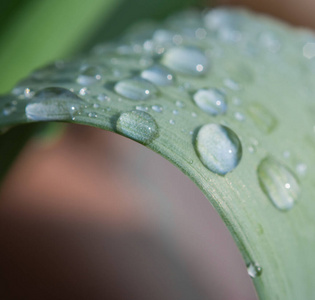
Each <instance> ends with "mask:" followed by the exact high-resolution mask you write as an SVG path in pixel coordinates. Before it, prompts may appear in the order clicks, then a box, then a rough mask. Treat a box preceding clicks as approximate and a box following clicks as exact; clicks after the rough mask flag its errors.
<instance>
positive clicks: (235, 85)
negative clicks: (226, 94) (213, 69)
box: [223, 78, 240, 91]
mask: <svg viewBox="0 0 315 300" xmlns="http://www.w3.org/2000/svg"><path fill="white" fill-rule="evenodd" d="M223 83H224V85H225V86H226V87H228V88H229V89H230V90H233V91H238V90H239V89H240V86H239V84H238V83H237V82H236V81H234V80H233V79H231V78H226V79H224V80H223Z"/></svg>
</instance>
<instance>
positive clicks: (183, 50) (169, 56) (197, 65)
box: [162, 47, 208, 76]
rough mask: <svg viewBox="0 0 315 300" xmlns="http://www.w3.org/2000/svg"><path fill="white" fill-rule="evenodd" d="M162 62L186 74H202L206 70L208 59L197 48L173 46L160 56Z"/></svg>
mask: <svg viewBox="0 0 315 300" xmlns="http://www.w3.org/2000/svg"><path fill="white" fill-rule="evenodd" d="M162 63H163V64H164V65H166V66H167V67H169V68H170V69H172V70H174V71H177V72H180V73H182V74H186V75H195V76H196V75H202V74H204V73H205V72H206V71H207V68H208V59H207V58H206V56H205V54H204V53H203V52H202V51H201V50H199V49H198V48H193V47H174V48H171V49H169V50H168V51H167V52H166V53H165V54H164V55H163V57H162Z"/></svg>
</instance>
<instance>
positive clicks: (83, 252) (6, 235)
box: [0, 0, 315, 300]
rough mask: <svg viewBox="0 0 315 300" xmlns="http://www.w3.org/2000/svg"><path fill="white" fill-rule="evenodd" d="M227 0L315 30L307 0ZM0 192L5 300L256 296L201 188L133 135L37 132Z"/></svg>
mask: <svg viewBox="0 0 315 300" xmlns="http://www.w3.org/2000/svg"><path fill="white" fill-rule="evenodd" d="M222 3H223V4H233V5H240V4H241V5H245V6H248V7H252V8H253V9H255V10H258V11H264V12H266V13H269V14H272V15H275V16H279V17H281V18H283V19H285V20H288V21H290V22H292V23H293V24H298V25H304V26H307V25H308V26H315V19H314V18H313V11H314V8H315V2H314V1H310V0H306V1H293V0H287V1H271V0H264V1H249V0H248V1H247V0H244V1H236V0H235V1H234V0H231V1H222ZM152 190H156V193H152V192H151V191H152ZM0 199H1V200H0V201H1V208H0V240H1V247H0V298H1V299H8V300H9V299H10V300H11V299H12V300H13V299H14V300H18V299H21V300H22V299H77V300H78V299H152V300H153V299H154V300H155V299H156V300H157V299H181V300H184V299H187V300H188V299H194V300H197V299H216V300H229V299H231V300H238V299H239V300H254V299H256V296H255V292H254V288H253V285H252V283H251V280H250V278H249V276H248V275H247V272H246V268H245V265H244V263H243V261H242V258H241V257H240V254H239V252H238V250H237V248H236V246H235V244H234V242H233V240H232V238H231V236H230V235H229V233H228V232H227V229H226V228H225V226H224V224H223V223H222V221H221V220H220V218H219V217H218V215H217V214H216V212H215V211H214V210H213V208H212V207H211V205H210V204H209V203H208V201H207V200H206V199H205V198H204V196H203V195H202V194H201V192H200V191H199V189H198V188H196V187H195V185H194V184H193V183H192V182H190V180H189V179H188V178H187V177H186V176H184V175H183V174H181V172H180V171H178V170H177V169H175V167H173V166H171V165H170V164H169V163H168V162H167V161H165V160H164V159H163V158H161V157H159V156H158V155H156V154H154V153H152V152H151V151H149V150H147V149H145V148H144V147H142V146H140V145H138V144H136V143H134V142H132V141H128V140H127V139H125V138H122V137H119V136H117V135H114V134H112V133H108V132H104V131H101V130H98V129H92V128H88V127H83V126H69V127H68V128H67V130H66V132H65V134H64V135H63V136H62V138H60V139H57V140H55V141H53V142H50V143H49V144H47V143H46V142H43V141H42V140H40V139H34V140H32V141H31V142H30V143H29V144H28V145H27V147H26V148H25V149H24V151H23V153H22V154H21V155H20V157H19V159H18V160H17V161H16V163H15V164H14V166H13V168H12V169H11V171H10V173H9V175H8V177H7V178H6V180H5V182H4V184H3V186H2V188H1V192H0Z"/></svg>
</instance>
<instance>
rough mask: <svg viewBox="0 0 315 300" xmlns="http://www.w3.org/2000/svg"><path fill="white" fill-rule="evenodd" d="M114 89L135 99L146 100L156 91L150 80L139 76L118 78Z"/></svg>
mask: <svg viewBox="0 0 315 300" xmlns="http://www.w3.org/2000/svg"><path fill="white" fill-rule="evenodd" d="M114 89H115V91H116V93H118V94H119V95H121V96H124V97H126V98H129V99H131V100H136V101H141V100H147V99H149V98H151V97H152V96H154V95H156V93H157V88H156V87H155V86H154V85H153V84H152V83H151V82H149V81H147V80H146V79H143V78H140V77H134V78H128V79H123V80H120V81H118V82H117V83H116V84H115V87H114Z"/></svg>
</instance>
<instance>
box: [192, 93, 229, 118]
mask: <svg viewBox="0 0 315 300" xmlns="http://www.w3.org/2000/svg"><path fill="white" fill-rule="evenodd" d="M193 99H194V101H195V103H196V104H197V105H198V106H199V107H200V108H201V109H202V110H203V111H204V112H206V113H207V114H209V115H212V116H216V115H220V114H224V113H225V112H226V108H227V105H226V101H225V95H224V94H223V93H222V92H221V91H220V90H218V89H200V90H198V91H197V92H196V93H195V94H194V96H193Z"/></svg>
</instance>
